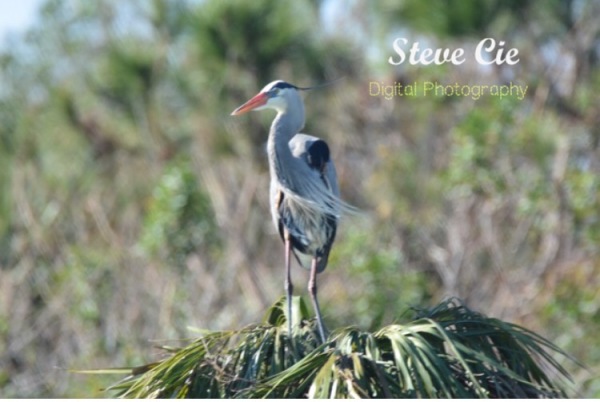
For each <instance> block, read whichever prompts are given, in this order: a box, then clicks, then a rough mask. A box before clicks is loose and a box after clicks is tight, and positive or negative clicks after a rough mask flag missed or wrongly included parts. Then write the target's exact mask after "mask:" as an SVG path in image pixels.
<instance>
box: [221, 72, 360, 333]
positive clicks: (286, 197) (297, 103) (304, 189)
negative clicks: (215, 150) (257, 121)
mask: <svg viewBox="0 0 600 402" xmlns="http://www.w3.org/2000/svg"><path fill="white" fill-rule="evenodd" d="M299 90H300V88H298V87H296V86H294V85H291V84H288V83H286V82H284V81H274V82H272V83H270V84H268V85H267V86H265V87H264V88H263V89H262V90H261V91H260V92H259V93H258V94H257V95H256V96H255V97H253V98H252V99H250V100H249V101H248V102H246V103H245V104H243V105H242V106H240V107H239V108H237V109H236V110H235V111H234V112H233V113H232V114H233V115H237V114H241V113H245V112H247V111H250V110H261V109H265V108H269V109H274V110H276V111H277V116H276V117H275V119H274V120H273V123H272V124H271V130H270V132H269V139H268V142H267V153H268V157H269V171H270V175H271V185H270V205H271V215H272V217H273V223H274V224H275V227H276V228H277V230H278V231H279V233H280V235H281V237H282V239H283V241H284V244H285V260H286V261H285V264H286V281H285V287H286V291H287V299H288V300H287V301H288V317H287V318H288V330H289V332H290V334H291V296H292V291H293V286H292V283H291V278H290V251H293V253H294V254H295V255H296V257H297V259H298V261H299V262H300V263H301V264H302V265H304V266H305V267H306V268H309V269H310V271H311V272H310V280H309V293H310V295H311V299H312V302H313V306H314V308H315V312H316V314H317V321H318V325H319V332H320V335H321V338H322V340H323V341H325V328H324V325H323V321H322V318H321V313H320V309H319V304H318V301H317V295H316V293H317V288H316V274H317V273H319V272H322V271H323V270H324V269H325V267H326V266H327V260H328V257H329V251H330V249H331V246H332V244H333V241H334V239H335V234H336V230H337V223H338V220H339V218H340V214H341V213H342V211H344V210H350V209H352V207H350V206H349V205H348V204H346V203H345V202H343V201H342V200H341V199H340V197H339V189H338V183H337V175H336V170H335V166H334V164H333V161H332V160H331V158H330V152H329V147H328V146H327V143H326V142H325V141H323V140H321V139H319V138H318V137H314V136H311V135H308V134H302V133H300V130H302V128H303V127H304V118H305V116H304V104H303V102H302V98H301V97H300V94H299ZM302 256H306V257H308V258H310V260H311V263H310V266H307V264H305V263H303V259H304V258H303V257H302Z"/></svg>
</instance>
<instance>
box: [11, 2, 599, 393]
mask: <svg viewBox="0 0 600 402" xmlns="http://www.w3.org/2000/svg"><path fill="white" fill-rule="evenodd" d="M346 7H349V8H344V6H342V5H340V4H339V3H337V2H336V1H333V0H328V1H309V0H305V1H296V2H283V1H267V0H260V1H253V2H246V1H234V0H231V1H216V0H214V1H212V0H211V1H193V0H177V1H167V0H153V1H150V2H120V1H116V0H103V1H100V2H87V1H82V0H48V1H46V2H45V3H44V4H43V7H42V8H41V10H40V13H39V18H38V23H37V24H36V25H35V26H34V27H31V29H29V30H28V31H27V32H26V33H24V34H23V35H21V36H20V37H18V38H16V39H13V40H12V41H11V42H8V45H7V46H6V47H5V48H3V49H2V50H1V51H0V81H1V82H2V86H1V88H0V350H2V351H3V354H2V355H1V356H0V389H1V392H0V393H1V394H2V395H3V396H7V397H11V396H19V397H37V396H46V397H54V396H61V397H82V396H85V397H90V396H98V395H101V394H100V391H99V389H100V388H102V387H104V386H106V384H107V382H104V383H102V384H100V383H97V382H96V381H104V380H98V379H96V380H94V379H90V378H86V379H85V380H82V379H81V377H78V376H74V375H72V374H69V372H68V371H66V370H60V369H55V367H60V368H98V367H115V366H124V365H135V364H142V363H143V362H144V361H147V360H150V358H151V357H149V356H148V355H147V353H148V349H149V345H148V340H149V339H157V338H161V339H162V338H178V337H186V336H188V331H187V326H188V325H196V326H200V327H204V328H209V329H211V330H222V329H225V328H239V327H240V326H241V325H243V324H246V323H250V322H256V321H257V320H258V319H259V317H260V316H262V314H263V313H264V309H265V308H267V307H268V306H270V305H271V304H272V302H273V300H276V299H277V298H278V297H279V296H280V295H281V294H282V293H283V288H282V283H283V274H282V261H283V255H282V254H283V251H282V247H281V244H280V242H279V239H278V238H277V235H276V233H275V229H274V228H273V227H272V223H271V220H270V216H269V207H268V196H267V194H268V171H267V164H266V155H265V152H264V144H265V142H266V136H267V130H268V124H269V123H270V121H271V119H272V115H269V114H268V113H265V114H249V115H248V116H247V117H244V118H240V119H235V120H234V119H232V118H230V117H229V113H230V112H231V111H232V110H233V108H234V107H236V106H238V105H239V104H241V103H242V102H243V101H245V100H247V99H248V98H249V97H250V96H252V95H253V94H254V93H256V91H258V90H259V89H260V88H261V87H263V86H264V85H265V84H267V83H268V82H270V81H272V80H274V79H285V80H287V81H290V82H293V83H296V84H298V85H311V84H316V83H320V82H323V81H327V80H331V79H335V78H339V77H345V79H344V80H342V81H340V82H339V83H338V84H336V85H335V86H332V87H330V88H328V89H323V90H319V91H312V92H311V93H309V94H307V95H306V98H305V100H306V109H307V123H306V128H305V131H306V132H308V133H312V134H315V135H319V136H322V137H323V138H324V139H326V140H327V141H328V143H329V144H330V148H331V150H332V153H333V157H334V159H335V161H336V166H337V170H338V174H339V182H340V185H341V188H342V194H343V195H344V198H345V199H347V200H348V201H349V202H350V203H353V204H355V205H357V206H359V207H360V208H361V209H363V211H364V214H363V216H361V217H348V218H344V219H343V221H342V224H341V226H340V230H339V231H338V237H337V240H336V243H335V245H334V248H333V251H332V255H331V262H330V265H329V267H328V269H327V271H326V272H325V273H324V274H323V275H321V276H320V277H319V289H320V294H321V296H320V299H321V302H322V304H323V307H324V308H323V310H324V312H325V319H326V321H327V322H329V323H330V324H335V325H340V326H342V325H343V326H346V325H357V326H360V327H361V328H362V329H365V330H366V329H372V328H375V327H380V326H382V325H386V324H389V323H391V322H394V321H395V320H397V319H398V314H401V313H402V312H404V311H406V308H407V307H408V306H422V305H432V304H436V303H437V302H438V301H439V300H440V299H441V298H443V297H445V296H457V297H460V298H462V299H464V300H465V301H466V302H467V303H468V304H469V305H470V306H472V307H473V308H474V309H476V310H478V311H482V312H484V313H486V314H487V315H489V316H495V317H498V318H501V319H504V320H508V321H512V322H516V323H520V324H522V325H525V326H527V327H528V328H531V329H533V330H536V331H537V332H539V333H541V334H542V335H545V336H548V337H549V338H550V339H551V340H554V341H556V342H558V343H559V345H560V346H562V347H564V348H565V349H566V350H567V351H568V352H570V353H572V354H573V355H574V356H575V357H577V358H578V359H580V360H581V361H583V363H584V364H586V365H588V366H589V367H590V368H591V370H592V372H598V370H600V366H599V364H600V363H599V362H600V356H599V355H598V353H599V350H600V349H599V348H598V344H597V341H596V334H597V332H598V325H599V322H600V318H599V316H598V307H599V306H600V294H599V293H598V292H599V291H598V289H600V286H599V285H598V283H597V278H598V277H599V276H598V274H599V272H598V270H599V267H600V250H599V248H598V244H600V218H599V213H598V211H600V158H599V152H600V151H599V149H600V148H599V147H600V131H599V130H600V129H599V127H600V124H599V121H598V115H599V114H598V105H599V104H600V98H599V95H598V91H597V88H598V85H599V84H600V69H598V60H600V55H599V54H598V49H599V48H600V47H599V46H598V43H599V40H600V39H599V28H598V27H600V23H598V18H599V17H598V15H600V10H599V9H598V4H597V3H595V2H583V1H567V0H553V1H550V2H546V1H542V0H528V1H519V2H515V1H509V2H504V1H491V2H486V3H485V4H482V3H480V2H475V1H445V2H440V3H439V4H438V5H437V6H436V7H434V8H431V6H430V5H429V4H425V3H424V2H421V1H417V0H406V1H403V2H395V1H381V2H366V1H356V2H351V3H350V4H349V5H346ZM326 10H330V12H329V13H326V12H325V11H326ZM332 10H333V11H332ZM400 34H401V36H405V37H407V38H409V40H424V39H425V41H426V42H427V43H428V46H429V45H431V47H451V48H456V47H465V48H472V47H474V46H475V45H476V44H477V43H478V42H479V41H480V40H481V39H482V38H484V37H494V38H498V39H500V38H502V39H504V40H506V41H507V44H509V45H510V46H511V47H512V46H514V47H518V48H519V54H520V58H521V61H520V62H519V64H518V65H516V66H513V67H506V66H500V67H494V68H489V69H479V68H477V66H472V65H464V66H458V67H455V66H439V67H434V66H399V67H392V66H389V65H387V64H385V60H386V59H387V57H388V53H389V52H391V40H390V39H391V38H393V37H396V36H398V35H400ZM371 80H375V81H383V82H389V83H393V82H403V83H412V82H422V81H423V80H428V81H432V80H438V81H440V82H443V83H453V82H459V83H464V84H481V83H500V84H501V83H505V82H508V81H515V82H518V83H520V84H525V85H528V86H529V89H528V92H527V97H526V98H525V99H524V100H522V101H519V100H514V99H502V100H499V99H496V98H493V97H482V98H481V99H479V100H476V101H475V100H472V99H470V98H435V97H397V98H394V99H392V100H385V99H384V98H383V97H373V96H369V93H368V83H369V81H371ZM294 280H295V284H296V289H298V292H302V291H303V289H304V287H305V286H304V285H305V283H306V275H305V272H304V271H303V270H300V269H298V270H295V271H294ZM150 356H152V352H150ZM594 370H595V371H594ZM572 374H573V376H574V378H575V379H576V380H577V386H578V392H579V393H580V395H583V396H587V397H598V396H599V395H600V383H599V382H598V380H597V378H596V377H594V376H593V375H591V374H589V372H587V371H585V370H583V369H581V368H579V367H573V368H572ZM107 381H108V382H110V379H108V380H107Z"/></svg>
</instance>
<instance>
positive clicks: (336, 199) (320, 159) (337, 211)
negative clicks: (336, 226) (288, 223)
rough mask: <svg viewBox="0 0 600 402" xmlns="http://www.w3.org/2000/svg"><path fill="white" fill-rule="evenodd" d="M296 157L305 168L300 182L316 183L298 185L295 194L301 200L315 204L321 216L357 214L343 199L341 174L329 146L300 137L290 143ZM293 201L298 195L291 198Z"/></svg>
mask: <svg viewBox="0 0 600 402" xmlns="http://www.w3.org/2000/svg"><path fill="white" fill-rule="evenodd" d="M289 146H290V150H291V151H292V155H293V156H294V157H295V158H297V159H298V160H300V163H299V165H301V166H303V167H304V169H305V170H304V174H303V175H298V176H296V177H297V178H300V177H302V178H306V177H307V176H309V177H310V176H312V177H313V179H314V180H304V181H302V182H301V183H294V184H295V186H294V189H293V191H294V192H296V193H297V194H298V195H300V196H304V197H306V198H307V199H309V200H313V201H314V203H315V204H318V205H313V207H316V208H317V209H320V210H321V212H324V213H328V214H333V215H335V216H337V217H339V216H340V215H341V212H350V213H356V212H357V210H356V208H354V207H353V206H351V205H349V204H347V203H346V202H344V201H343V200H341V199H340V195H339V188H338V181H337V174H336V169H335V165H334V163H333V160H331V155H330V152H329V146H328V145H327V143H326V142H325V141H323V140H322V139H320V138H318V137H314V136H312V135H308V134H302V133H300V134H296V135H295V136H294V137H292V139H291V140H290V142H289ZM288 196H291V197H293V196H294V194H288Z"/></svg>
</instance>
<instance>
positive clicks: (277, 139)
mask: <svg viewBox="0 0 600 402" xmlns="http://www.w3.org/2000/svg"><path fill="white" fill-rule="evenodd" d="M302 127H304V105H302V101H301V100H300V99H298V102H296V103H295V104H290V105H289V107H288V108H287V110H285V111H284V112H279V113H277V116H276V117H275V120H273V124H271V131H270V133H269V140H268V142H267V151H268V154H269V164H270V165H271V169H274V170H275V171H276V173H277V174H278V176H280V175H281V174H282V173H283V174H284V173H285V171H287V170H288V169H292V167H291V166H290V165H291V164H293V163H295V162H296V160H295V158H294V157H293V156H292V152H291V150H290V146H289V141H290V140H291V139H292V137H293V136H294V135H296V134H298V132H300V130H302Z"/></svg>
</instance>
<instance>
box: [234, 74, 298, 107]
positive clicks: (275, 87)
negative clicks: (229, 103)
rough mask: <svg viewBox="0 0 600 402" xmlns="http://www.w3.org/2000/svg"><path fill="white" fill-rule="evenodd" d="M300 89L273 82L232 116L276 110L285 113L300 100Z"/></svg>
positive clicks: (284, 83)
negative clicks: (292, 103)
mask: <svg viewBox="0 0 600 402" xmlns="http://www.w3.org/2000/svg"><path fill="white" fill-rule="evenodd" d="M299 89H300V88H298V87H297V86H295V85H292V84H288V83H287V82H285V81H281V80H277V81H273V82H271V83H270V84H268V85H267V86H265V87H264V88H263V89H261V91H260V92H259V93H258V94H256V95H255V96H254V97H253V98H252V99H250V100H249V101H248V102H246V103H244V104H243V105H242V106H240V107H238V108H237V109H235V110H234V111H233V112H232V113H231V115H232V116H236V115H239V114H243V113H246V112H249V111H251V110H263V109H274V110H276V111H277V112H281V113H283V112H285V111H286V110H287V108H288V105H289V104H290V102H292V101H293V100H297V99H299V96H298V90H299Z"/></svg>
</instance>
